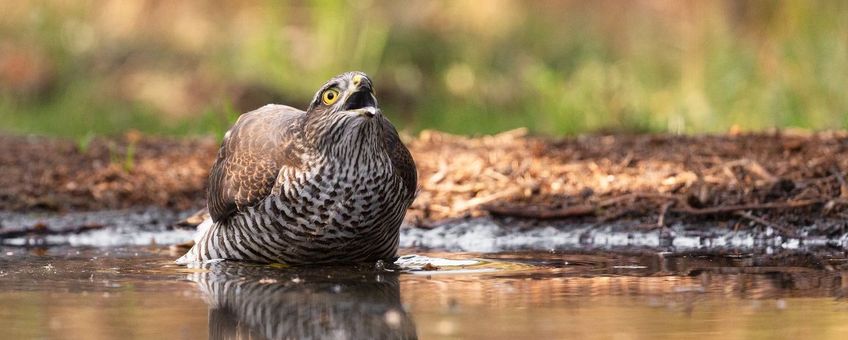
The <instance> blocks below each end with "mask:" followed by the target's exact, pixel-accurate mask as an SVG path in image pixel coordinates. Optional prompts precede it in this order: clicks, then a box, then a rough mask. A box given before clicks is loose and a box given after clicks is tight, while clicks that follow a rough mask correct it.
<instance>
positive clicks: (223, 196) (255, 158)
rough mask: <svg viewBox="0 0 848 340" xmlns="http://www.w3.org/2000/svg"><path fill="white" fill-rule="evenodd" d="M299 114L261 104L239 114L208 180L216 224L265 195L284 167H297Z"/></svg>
mask: <svg viewBox="0 0 848 340" xmlns="http://www.w3.org/2000/svg"><path fill="white" fill-rule="evenodd" d="M304 114H305V113H304V112H303V111H301V110H298V109H295V108H292V107H289V106H285V105H274V104H271V105H265V106H263V107H261V108H259V109H256V110H254V111H251V112H247V113H245V114H242V115H241V116H240V117H239V119H238V120H237V121H236V123H235V124H234V125H233V127H232V128H230V130H229V131H227V133H226V134H225V135H224V141H223V142H222V143H221V148H220V149H219V150H218V157H217V158H216V160H215V164H214V165H213V166H212V170H211V171H210V175H209V191H208V196H207V206H208V208H209V212H210V215H211V216H212V219H213V220H215V221H220V220H223V219H225V218H227V217H229V216H230V215H231V214H232V213H234V212H235V211H238V210H242V209H244V208H246V207H249V206H252V205H254V204H256V203H258V202H259V201H261V200H262V199H263V198H265V197H266V196H268V194H269V193H270V192H271V188H272V187H273V185H274V181H275V179H276V177H277V174H278V173H279V171H280V169H281V168H283V167H295V168H297V167H301V166H302V161H301V157H300V152H301V150H299V145H300V143H299V134H300V130H301V129H300V122H301V120H302V119H303V116H304Z"/></svg>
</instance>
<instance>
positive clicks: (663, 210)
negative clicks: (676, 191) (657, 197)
mask: <svg viewBox="0 0 848 340" xmlns="http://www.w3.org/2000/svg"><path fill="white" fill-rule="evenodd" d="M673 204H674V202H665V203H663V205H662V206H661V207H660V214H659V215H660V217H659V218H657V227H660V228H665V214H666V213H668V208H670V207H671V206H672V205H673Z"/></svg>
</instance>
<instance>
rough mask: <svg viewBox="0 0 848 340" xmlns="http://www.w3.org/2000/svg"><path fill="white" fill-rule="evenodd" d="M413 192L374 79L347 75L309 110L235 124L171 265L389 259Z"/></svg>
mask: <svg viewBox="0 0 848 340" xmlns="http://www.w3.org/2000/svg"><path fill="white" fill-rule="evenodd" d="M417 188H418V178H417V171H416V167H415V161H414V160H413V158H412V155H411V153H410V152H409V150H408V149H407V148H406V146H405V145H404V144H403V142H402V141H401V139H400V136H399V134H398V132H397V130H396V129H395V127H394V125H392V123H391V122H389V120H388V119H387V118H386V116H384V115H383V113H382V110H381V109H380V107H379V105H378V103H377V98H376V96H375V91H374V87H373V83H372V81H371V79H370V78H369V77H368V75H366V74H365V73H363V72H346V73H343V74H341V75H338V76H336V77H333V78H332V79H330V80H329V81H327V82H326V83H325V84H324V85H322V86H321V87H320V88H319V89H318V91H317V92H316V93H315V95H314V96H313V98H312V101H311V102H310V104H309V106H308V108H307V109H306V111H302V110H299V109H296V108H293V107H290V106H286V105H279V104H269V105H265V106H263V107H261V108H259V109H256V110H254V111H251V112H247V113H244V114H242V115H241V116H240V117H239V119H238V120H237V121H236V122H235V124H234V125H233V126H232V127H231V128H230V129H229V130H228V131H227V132H226V133H225V134H224V139H223V142H222V143H221V147H220V149H219V150H218V155H217V157H216V160H215V162H214V164H213V166H212V169H211V171H210V174H209V182H208V192H207V199H206V203H207V209H208V213H209V214H208V217H207V218H206V219H205V220H204V221H203V222H202V223H201V224H200V225H199V226H198V230H197V232H196V234H195V237H194V241H195V243H194V245H193V246H192V248H191V249H189V250H188V252H186V253H185V255H183V256H182V257H180V258H179V259H177V260H176V262H177V263H178V264H189V263H195V262H204V261H209V260H241V261H249V262H257V263H282V264H290V265H307V264H336V263H363V262H371V261H378V260H383V261H393V260H394V259H395V258H396V253H397V248H398V238H399V231H400V225H401V223H402V222H403V219H404V215H405V213H406V210H407V209H408V208H409V206H410V205H411V204H412V202H413V200H414V198H415V196H416V194H417V191H418V190H417Z"/></svg>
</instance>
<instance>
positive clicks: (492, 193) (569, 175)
mask: <svg viewBox="0 0 848 340" xmlns="http://www.w3.org/2000/svg"><path fill="white" fill-rule="evenodd" d="M406 142H407V145H408V146H409V148H410V150H411V151H412V153H413V155H414V157H415V160H416V163H417V164H418V168H419V176H420V178H419V182H420V186H421V192H420V195H419V196H418V198H417V199H416V201H415V203H414V204H413V207H412V208H411V209H410V212H409V214H408V220H407V224H408V225H410V226H417V227H423V228H432V227H435V226H437V225H440V224H442V222H444V221H457V220H460V221H461V220H466V219H469V218H474V217H481V216H491V217H492V218H493V219H495V220H502V221H504V220H505V221H519V222H520V221H528V220H530V221H540V220H546V221H547V220H550V221H566V222H568V221H571V222H574V223H587V224H589V225H596V224H609V223H616V222H627V223H628V224H630V225H633V226H634V227H635V228H648V229H651V228H660V227H667V226H672V225H675V224H681V223H682V224H687V223H692V222H704V221H706V222H710V223H711V224H713V225H718V226H721V227H725V228H729V229H732V230H738V229H739V228H747V227H749V226H758V227H761V229H764V228H768V229H771V230H775V231H776V232H777V233H779V234H783V235H786V236H797V235H794V234H796V233H798V232H799V231H801V229H800V228H809V227H811V226H813V227H815V228H818V229H817V230H819V231H821V232H832V233H835V234H840V233H841V232H843V231H844V229H845V223H844V222H842V221H843V220H845V217H846V213H848V210H846V209H848V184H846V181H845V171H846V170H848V134H847V133H845V132H827V133H816V134H805V133H787V132H776V133H766V134H742V135H722V136H693V137H689V136H670V135H639V136H630V135H626V136H625V135H620V136H581V137H575V138H564V139H547V138H537V137H531V136H527V135H526V134H525V133H524V132H523V130H515V131H509V132H505V133H502V134H499V135H494V136H483V137H479V138H468V137H460V136H454V135H448V134H443V133H438V132H430V131H425V132H422V133H421V134H420V135H419V136H417V137H414V138H407V140H406ZM0 145H2V148H3V149H4V150H9V151H11V152H8V151H7V152H4V153H2V154H0V173H2V174H3V176H0V188H2V191H0V210H2V211H7V212H8V211H19V212H20V211H58V212H66V211H86V210H103V209H126V208H133V207H141V206H156V207H162V208H166V209H172V210H180V211H183V210H190V209H194V208H199V207H202V206H203V198H204V194H205V182H206V176H207V174H208V169H209V167H210V166H211V164H212V161H213V159H214V157H215V152H216V149H217V147H218V145H217V142H216V141H215V140H213V139H211V138H207V139H190V140H171V139H162V138H154V137H148V136H139V135H137V134H128V135H127V136H123V137H121V138H113V139H94V140H93V141H91V142H90V143H88V144H87V145H81V144H80V143H76V142H73V141H67V140H60V139H50V138H43V137H26V136H10V135H2V136H0Z"/></svg>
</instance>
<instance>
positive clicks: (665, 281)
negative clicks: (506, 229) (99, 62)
mask: <svg viewBox="0 0 848 340" xmlns="http://www.w3.org/2000/svg"><path fill="white" fill-rule="evenodd" d="M406 253H413V251H411V250H407V251H406ZM414 253H416V254H419V255H427V256H429V257H430V258H422V257H418V258H417V259H419V260H420V261H417V262H416V261H415V259H412V260H409V259H410V258H407V260H408V261H407V262H406V263H405V264H404V265H403V266H404V268H405V269H404V270H386V269H375V268H372V267H370V266H369V267H360V268H351V267H343V268H318V269H315V268H286V267H282V266H259V265H251V264H240V263H227V262H221V263H214V264H209V265H204V266H202V267H199V268H185V267H179V266H175V265H172V264H171V261H172V260H173V258H174V256H173V255H172V254H169V253H168V251H167V250H166V249H164V248H156V247H153V248H151V247H128V248H108V249H105V248H88V249H86V248H71V247H53V248H47V249H36V248H21V247H5V248H0V329H2V330H3V333H2V334H3V338H9V339H20V338H80V339H82V338H84V339H111V338H131V339H132V338H173V339H204V338H218V339H235V338H242V339H245V338H251V339H262V338H295V339H296V338H310V337H311V338H334V339H335V338H353V339H361V338H368V339H379V338H422V339H451V338H454V339H468V338H481V339H517V338H528V339H552V338H563V339H568V338H581V339H582V338H589V339H591V338H598V339H610V338H615V339H646V338H669V339H679V338H698V339H704V338H721V339H752V338H753V339H757V338H762V339H774V338H786V339H797V338H811V339H813V338H814V339H843V338H845V337H846V336H848V301H846V300H845V299H844V298H843V295H844V293H845V290H846V287H848V271H842V270H841V269H840V268H843V266H844V262H845V261H844V260H843V259H842V258H840V257H834V258H828V259H824V260H822V259H821V258H816V259H813V258H811V257H809V256H805V255H804V254H794V255H786V256H781V257H765V256H749V255H722V256H716V255H710V256H707V255H696V254H688V255H684V254H672V253H642V254H631V255H622V254H607V253H544V252H534V253H500V254H466V253H422V252H414ZM439 259H447V260H469V259H472V260H473V259H477V260H476V261H466V262H450V261H443V260H439ZM422 263H424V264H423V265H422ZM428 264H430V265H428Z"/></svg>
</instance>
